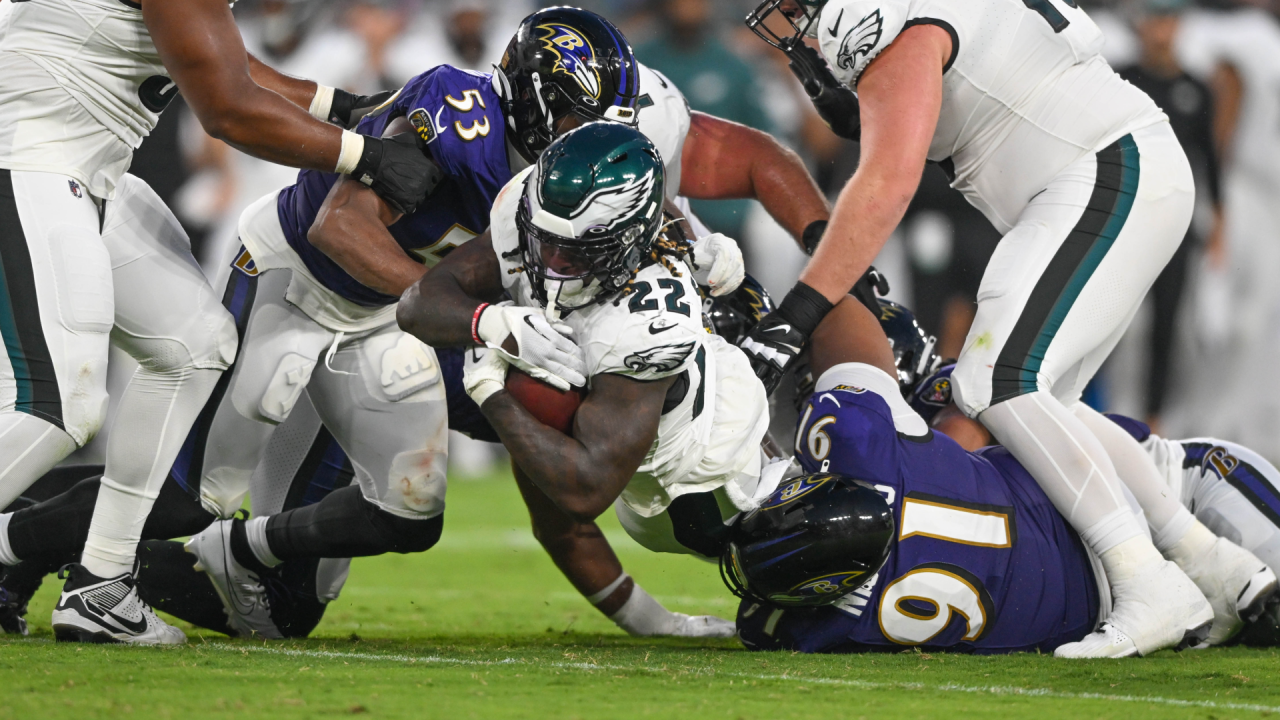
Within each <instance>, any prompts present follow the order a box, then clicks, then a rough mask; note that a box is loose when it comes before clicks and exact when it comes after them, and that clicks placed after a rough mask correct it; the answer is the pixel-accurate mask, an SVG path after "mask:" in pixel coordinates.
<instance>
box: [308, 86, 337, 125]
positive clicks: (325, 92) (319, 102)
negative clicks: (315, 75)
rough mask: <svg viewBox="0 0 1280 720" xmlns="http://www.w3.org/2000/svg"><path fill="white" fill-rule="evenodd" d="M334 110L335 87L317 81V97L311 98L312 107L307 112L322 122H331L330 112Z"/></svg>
mask: <svg viewBox="0 0 1280 720" xmlns="http://www.w3.org/2000/svg"><path fill="white" fill-rule="evenodd" d="M332 110H333V88H331V87H329V86H328V85H321V84H320V83H316V94H315V97H313V98H311V107H309V108H307V112H309V113H311V117H313V118H315V119H317V120H319V121H321V122H329V113H330V112H331V111H332Z"/></svg>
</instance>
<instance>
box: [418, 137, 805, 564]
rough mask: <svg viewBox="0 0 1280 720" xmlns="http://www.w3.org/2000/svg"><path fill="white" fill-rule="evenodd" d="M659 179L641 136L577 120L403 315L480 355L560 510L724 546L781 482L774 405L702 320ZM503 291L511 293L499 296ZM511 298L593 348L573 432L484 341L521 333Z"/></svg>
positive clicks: (501, 351)
mask: <svg viewBox="0 0 1280 720" xmlns="http://www.w3.org/2000/svg"><path fill="white" fill-rule="evenodd" d="M663 186H664V170H663V166H662V161H661V159H660V158H659V155H658V152H657V150H656V149H655V148H654V146H653V144H652V143H650V142H649V141H648V140H646V139H645V138H644V137H643V136H642V135H640V134H639V133H637V132H636V131H634V130H632V129H630V128H627V127H625V126H621V125H609V124H601V123H593V124H590V125H587V126H584V127H581V128H578V129H577V130H574V131H572V132H570V133H569V134H567V135H565V136H564V137H562V138H560V139H559V140H557V141H556V142H555V143H553V144H552V145H551V147H550V148H548V149H547V151H546V152H545V153H544V154H543V155H542V157H541V158H540V159H539V161H538V163H537V164H536V165H535V166H534V167H533V168H530V169H529V170H526V171H524V172H522V173H521V174H519V175H517V176H516V177H515V178H513V179H512V181H511V182H510V183H509V184H508V185H507V187H506V188H504V190H503V192H502V193H501V194H500V195H499V196H498V200H497V202H495V204H494V209H493V214H492V221H493V224H492V225H491V227H490V231H489V236H488V237H484V238H482V239H480V240H477V241H475V242H473V243H471V244H469V245H468V246H466V247H465V248H463V249H461V250H459V251H458V252H457V253H454V254H453V255H451V256H450V257H449V258H447V259H446V260H445V261H444V262H442V263H441V264H440V265H438V266H437V267H436V269H435V270H434V271H432V272H431V273H429V274H428V275H427V276H425V277H424V278H423V279H422V281H420V282H419V283H418V284H417V285H415V286H414V287H413V288H412V289H410V291H409V292H408V293H406V294H405V296H404V298H403V299H402V300H401V303H400V307H399V312H398V314H399V319H400V324H401V327H403V328H405V329H406V330H408V331H409V332H411V333H413V334H414V335H416V336H418V337H419V338H420V339H422V340H423V341H424V342H427V343H430V344H433V345H436V346H442V347H449V346H454V347H456V346H464V345H474V346H476V347H478V348H483V349H482V350H472V351H471V352H469V353H468V367H467V371H466V374H465V376H464V380H465V382H466V384H467V392H468V393H469V394H470V395H471V397H472V398H473V399H474V400H475V401H476V404H477V405H479V406H480V408H481V410H482V411H483V412H484V414H485V417H486V418H488V420H489V422H490V424H491V425H492V426H493V428H494V430H495V431H496V432H497V434H498V436H499V437H500V438H501V439H502V441H503V444H504V445H505V446H506V447H507V450H508V451H509V452H510V453H511V455H512V459H513V461H514V462H515V464H516V465H518V466H519V468H520V471H521V472H522V474H523V475H525V476H526V477H527V478H528V479H529V480H530V481H531V482H532V483H533V484H534V485H535V486H536V487H537V488H538V490H540V491H541V492H542V493H543V494H544V495H545V496H546V497H547V498H548V499H549V500H550V502H552V503H554V504H555V506H556V507H557V508H558V509H559V510H560V511H561V512H563V513H564V514H565V515H567V516H568V517H570V518H572V519H574V520H576V521H579V522H588V521H591V520H593V519H594V518H595V517H597V516H598V515H600V513H602V512H604V511H605V510H607V509H608V508H609V507H610V506H611V505H613V506H615V508H616V510H617V513H618V517H619V519H620V521H621V522H622V525H623V527H624V528H626V530H627V532H628V533H629V534H631V536H632V537H634V538H635V539H636V540H637V541H638V542H639V543H640V544H641V545H643V546H645V547H647V548H649V549H651V550H655V551H659V552H681V553H689V554H695V555H701V556H704V557H716V556H717V555H718V548H719V545H720V543H721V542H722V539H721V536H722V534H723V532H724V529H725V525H724V520H725V519H726V518H728V517H731V516H732V515H734V514H736V513H737V512H739V511H741V510H744V509H748V508H750V507H752V506H753V505H754V503H755V501H756V500H757V495H758V494H759V493H760V492H761V491H762V487H764V486H767V485H768V484H769V479H768V478H769V477H770V473H763V474H762V466H763V463H762V453H761V450H760V441H761V439H762V438H763V437H764V434H765V431H766V429H767V426H768V409H767V402H766V400H765V395H764V388H763V386H762V385H761V384H760V383H759V381H758V380H756V379H755V376H754V375H753V374H752V373H751V372H750V369H749V366H748V365H747V362H746V358H745V356H744V355H743V354H742V353H741V351H740V350H738V349H737V348H736V347H734V346H732V345H730V344H728V343H727V342H725V341H724V340H723V339H722V338H720V337H719V336H716V335H711V334H708V333H707V332H706V331H705V330H704V329H703V325H702V320H701V312H700V307H699V302H698V299H697V298H698V290H697V287H696V285H695V283H694V281H693V279H692V278H691V277H690V273H689V272H688V268H687V266H685V264H684V263H683V262H681V261H682V260H683V258H684V255H685V253H686V252H687V251H688V245H687V244H686V243H685V242H684V241H683V239H681V237H680V234H681V233H682V232H683V229H682V228H680V226H679V224H678V220H677V218H678V216H677V215H674V214H672V212H671V210H672V207H671V206H670V205H668V206H667V209H665V210H664V196H663ZM504 293H505V294H507V295H509V296H510V297H512V298H513V299H514V304H513V305H501V304H499V305H493V304H492V303H496V302H498V301H499V299H500V298H501V297H502V296H503V295H504ZM510 307H514V308H519V309H520V310H522V311H533V312H535V313H537V314H538V315H539V316H544V317H546V318H549V321H550V322H554V323H556V324H557V325H558V326H560V328H561V329H562V331H563V332H564V333H565V334H567V335H572V336H573V338H574V339H575V341H576V342H577V343H578V345H579V346H580V347H581V348H582V350H583V353H584V359H585V365H586V372H585V373H584V374H585V375H586V376H587V383H586V387H587V392H586V396H585V398H584V400H583V402H582V404H581V406H580V407H579V408H578V411H577V414H576V416H575V419H574V425H573V432H572V436H570V435H566V434H564V433H562V432H560V431H558V430H554V429H552V428H550V427H547V426H546V425H543V424H542V423H540V422H538V421H537V420H536V419H535V418H534V417H533V416H532V415H531V414H530V413H529V411H528V410H526V409H525V408H523V407H522V406H521V405H520V404H519V402H518V401H516V400H515V399H514V398H513V397H512V396H511V395H510V394H509V393H507V392H506V391H505V389H504V379H505V376H506V369H507V365H508V363H509V360H508V358H509V357H511V349H510V348H509V347H504V344H503V343H502V342H501V341H499V342H494V341H492V340H490V339H489V338H494V337H498V338H502V337H505V336H506V335H508V334H510V331H509V330H504V329H501V327H502V326H501V325H500V323H504V320H503V318H504V313H505V312H509V310H506V309H505V308H510ZM495 325H498V328H499V329H498V330H494V329H493V328H494V326H495ZM508 344H509V343H508ZM778 464H781V463H778ZM775 478H776V476H775ZM775 481H776V480H775ZM766 494H767V492H766Z"/></svg>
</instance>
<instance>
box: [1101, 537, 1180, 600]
mask: <svg viewBox="0 0 1280 720" xmlns="http://www.w3.org/2000/svg"><path fill="white" fill-rule="evenodd" d="M1098 558H1099V559H1100V560H1102V568H1103V570H1105V571H1106V573H1107V580H1108V582H1110V583H1111V586H1112V588H1114V587H1115V584H1116V583H1118V582H1124V581H1126V580H1130V579H1132V578H1133V577H1134V576H1135V575H1137V574H1138V570H1139V569H1141V568H1143V567H1145V566H1147V565H1149V564H1150V563H1158V562H1164V558H1163V557H1161V556H1160V553H1159V552H1157V551H1156V548H1155V546H1154V545H1152V544H1151V541H1150V540H1147V538H1146V537H1145V536H1138V537H1131V538H1129V539H1128V540H1125V541H1124V542H1122V543H1120V544H1119V545H1116V546H1115V547H1112V548H1110V549H1108V550H1107V551H1105V552H1101V553H1098ZM1113 597H1114V590H1113Z"/></svg>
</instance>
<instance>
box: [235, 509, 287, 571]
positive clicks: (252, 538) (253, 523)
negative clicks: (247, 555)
mask: <svg viewBox="0 0 1280 720" xmlns="http://www.w3.org/2000/svg"><path fill="white" fill-rule="evenodd" d="M244 534H245V539H246V540H247V541H248V543H249V549H250V550H252V551H253V556H254V557H256V558H257V559H258V561H259V562H261V563H262V564H263V565H266V566H267V567H275V566H277V565H279V564H280V563H282V562H284V561H283V560H281V559H280V558H278V557H276V556H275V555H274V554H273V553H272V552H271V545H270V543H268V542H267V518H265V517H256V518H251V519H249V520H246V521H245V522H244Z"/></svg>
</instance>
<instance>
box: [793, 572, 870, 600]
mask: <svg viewBox="0 0 1280 720" xmlns="http://www.w3.org/2000/svg"><path fill="white" fill-rule="evenodd" d="M866 574H867V573H866V571H865V570H854V571H852V572H837V573H830V574H828V575H823V576H821V577H816V578H813V579H812V580H805V581H804V582H802V583H800V584H799V585H796V586H795V587H793V588H791V591H790V592H789V593H788V595H789V596H791V597H806V598H807V597H821V596H823V595H832V594H839V595H844V594H845V593H847V592H849V591H850V590H857V589H858V588H859V587H861V585H862V583H860V582H858V580H859V579H861V578H862V577H863V576H865V575H866Z"/></svg>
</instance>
